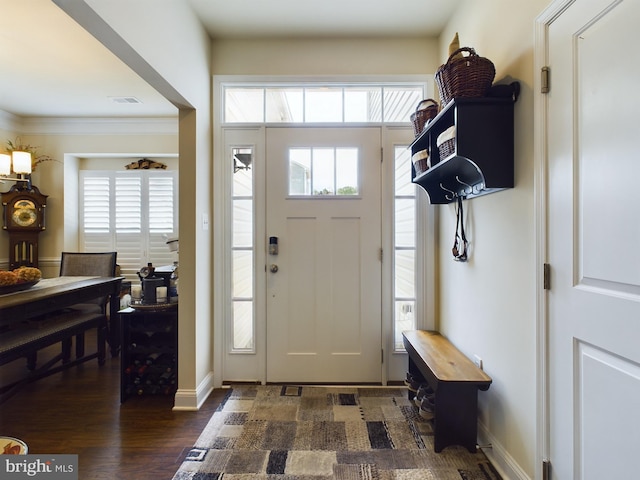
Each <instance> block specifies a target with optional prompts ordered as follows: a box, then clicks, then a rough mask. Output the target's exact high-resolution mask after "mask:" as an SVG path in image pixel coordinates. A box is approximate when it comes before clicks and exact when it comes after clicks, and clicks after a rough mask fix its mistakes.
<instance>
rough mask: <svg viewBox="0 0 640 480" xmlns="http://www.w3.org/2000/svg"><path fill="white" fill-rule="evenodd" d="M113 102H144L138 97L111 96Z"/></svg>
mask: <svg viewBox="0 0 640 480" xmlns="http://www.w3.org/2000/svg"><path fill="white" fill-rule="evenodd" d="M109 100H110V101H111V103H119V104H132V103H142V102H141V101H140V100H138V99H137V98H136V97H109Z"/></svg>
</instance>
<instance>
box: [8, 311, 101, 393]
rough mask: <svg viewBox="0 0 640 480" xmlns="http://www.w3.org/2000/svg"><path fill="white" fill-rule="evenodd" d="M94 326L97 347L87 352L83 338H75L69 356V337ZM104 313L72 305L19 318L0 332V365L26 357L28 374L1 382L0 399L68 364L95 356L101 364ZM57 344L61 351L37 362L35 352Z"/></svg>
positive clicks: (70, 365)
mask: <svg viewBox="0 0 640 480" xmlns="http://www.w3.org/2000/svg"><path fill="white" fill-rule="evenodd" d="M94 328H95V329H96V330H97V346H96V351H95V352H91V353H89V354H87V353H86V352H85V345H84V341H83V342H76V348H75V356H74V357H73V358H72V355H71V353H72V339H73V338H74V337H76V338H78V336H82V337H84V334H85V333H86V332H88V331H90V330H92V329H94ZM106 337H107V317H106V315H105V314H101V313H86V312H82V311H79V310H75V309H72V308H65V309H62V310H60V311H57V312H52V313H50V314H47V315H44V316H41V317H36V318H33V319H29V320H26V321H23V322H18V323H15V324H13V325H11V327H10V328H7V329H5V330H4V331H2V332H1V333H0V365H4V364H7V363H9V362H13V361H15V360H18V359H21V358H26V362H27V374H26V375H25V376H24V377H23V378H20V379H18V380H16V381H13V382H11V383H9V384H6V385H4V384H3V385H0V403H2V402H4V401H5V400H7V399H8V398H9V397H11V396H12V395H13V394H14V393H15V392H16V391H17V389H18V388H19V387H20V386H22V385H24V384H26V383H29V382H31V381H34V380H37V379H39V378H43V377H46V376H48V375H51V374H54V373H57V372H59V371H62V370H64V369H67V368H71V367H73V366H76V365H78V364H80V363H84V362H87V361H89V360H92V359H94V358H96V359H97V360H98V364H99V365H104V363H105V358H106ZM58 343H59V344H60V345H61V348H60V352H59V353H58V354H56V355H55V356H54V357H53V358H51V359H48V360H46V361H45V362H43V363H42V364H38V362H37V357H38V352H39V351H40V350H42V349H43V348H47V347H50V346H52V345H56V344H58Z"/></svg>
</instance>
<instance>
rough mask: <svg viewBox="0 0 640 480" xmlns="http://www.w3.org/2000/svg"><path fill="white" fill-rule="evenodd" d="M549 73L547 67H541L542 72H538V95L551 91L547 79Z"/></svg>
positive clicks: (549, 82)
mask: <svg viewBox="0 0 640 480" xmlns="http://www.w3.org/2000/svg"><path fill="white" fill-rule="evenodd" d="M550 72H551V70H550V69H549V67H542V71H541V72H540V75H541V76H540V79H541V82H540V85H541V87H540V93H549V90H550V89H551V81H550V79H549V75H550Z"/></svg>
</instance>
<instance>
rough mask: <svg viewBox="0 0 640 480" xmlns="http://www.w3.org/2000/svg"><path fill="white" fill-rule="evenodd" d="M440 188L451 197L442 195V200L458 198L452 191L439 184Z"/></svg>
mask: <svg viewBox="0 0 640 480" xmlns="http://www.w3.org/2000/svg"><path fill="white" fill-rule="evenodd" d="M440 188H441V189H442V190H444V191H445V192H449V193H450V194H451V197H450V196H449V195H447V194H446V193H445V195H444V198H446V199H447V200H449V201H451V200H453V199H454V198H456V197H457V196H458V194H457V193H456V192H454V191H453V190H449V189H448V188H446V187H445V186H444V185H442V182H440Z"/></svg>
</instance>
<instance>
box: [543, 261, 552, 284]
mask: <svg viewBox="0 0 640 480" xmlns="http://www.w3.org/2000/svg"><path fill="white" fill-rule="evenodd" d="M542 274H543V280H542V288H544V289H545V290H551V265H549V264H548V263H545V264H544V265H543V266H542Z"/></svg>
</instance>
